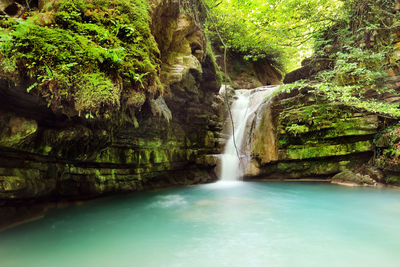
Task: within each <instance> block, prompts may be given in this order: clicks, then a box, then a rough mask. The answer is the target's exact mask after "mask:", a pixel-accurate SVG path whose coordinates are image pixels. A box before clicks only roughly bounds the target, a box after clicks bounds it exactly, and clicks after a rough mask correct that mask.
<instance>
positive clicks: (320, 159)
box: [247, 91, 379, 178]
mask: <svg viewBox="0 0 400 267" xmlns="http://www.w3.org/2000/svg"><path fill="white" fill-rule="evenodd" d="M259 116H260V117H261V118H264V120H265V118H269V119H268V122H267V121H265V122H264V123H259V124H258V126H257V127H256V128H255V130H254V133H255V134H254V140H253V156H254V159H255V160H257V161H258V166H257V164H253V170H252V172H249V173H248V174H247V176H248V177H251V176H254V175H255V176H259V177H264V178H265V177H267V178H268V177H270V178H302V177H307V178H310V177H329V176H332V175H334V174H337V173H339V172H341V171H344V170H347V169H353V168H356V167H358V166H360V165H361V164H363V163H365V162H367V161H368V160H369V159H371V157H372V155H373V151H374V144H373V139H374V136H375V134H376V133H377V131H378V127H379V120H378V116H376V115H373V114H367V113H365V114H364V113H359V112H358V111H355V110H353V109H351V108H349V107H346V106H343V105H339V104H336V103H328V102H326V101H324V100H323V99H316V98H315V97H314V96H313V95H310V94H308V93H307V92H306V91H304V92H302V93H299V92H298V93H297V94H294V95H288V96H284V95H281V96H278V97H277V98H275V99H274V101H273V103H272V105H270V106H266V107H264V108H263V110H262V113H261V114H260V115H259ZM261 121H262V120H261ZM271 136H272V138H271ZM268 140H270V141H268ZM271 140H272V141H271ZM271 144H272V145H271Z"/></svg>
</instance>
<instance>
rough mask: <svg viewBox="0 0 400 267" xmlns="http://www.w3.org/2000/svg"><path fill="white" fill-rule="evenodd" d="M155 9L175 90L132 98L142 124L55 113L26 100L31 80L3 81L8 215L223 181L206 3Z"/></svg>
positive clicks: (1, 198) (2, 163)
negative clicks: (12, 209) (44, 204)
mask: <svg viewBox="0 0 400 267" xmlns="http://www.w3.org/2000/svg"><path fill="white" fill-rule="evenodd" d="M151 2H152V19H153V20H152V25H151V26H152V34H153V35H154V38H155V39H156V40H157V43H158V45H159V48H160V51H161V60H162V62H161V73H160V76H161V77H160V78H161V81H162V82H163V83H164V86H165V87H166V88H169V89H170V90H169V91H168V90H167V92H166V94H165V95H164V96H159V95H154V96H151V97H152V98H149V99H148V100H147V101H146V102H144V103H143V102H140V101H141V99H142V97H141V96H140V95H139V96H138V95H136V96H132V99H131V102H132V103H128V104H129V106H135V103H137V102H140V103H139V104H140V105H138V106H141V110H140V111H135V117H136V119H135V121H129V122H127V120H123V119H122V118H123V117H124V116H127V114H126V113H127V112H129V110H123V109H122V110H120V111H115V113H118V114H116V116H115V117H114V118H115V120H117V121H109V120H106V119H99V118H96V119H92V120H86V119H83V118H82V117H73V116H71V117H67V116H64V115H62V114H56V113H54V112H53V111H52V110H50V109H48V108H47V107H46V104H45V103H44V102H43V101H42V100H41V99H40V98H38V97H35V96H33V95H31V94H27V93H26V88H27V87H28V84H29V82H28V81H21V80H20V79H19V78H18V77H0V78H1V79H0V96H1V97H0V104H1V105H0V127H1V131H0V214H1V208H2V206H10V205H25V204H26V203H30V201H31V202H34V201H37V200H54V199H56V200H60V199H62V200H64V199H85V198H91V197H96V196H100V195H104V194H111V193H120V192H131V191H140V190H144V189H151V188H160V187H165V186H169V185H190V184H197V183H205V182H210V181H214V180H215V179H216V176H215V173H214V170H213V168H214V167H215V163H216V158H215V157H213V156H211V155H213V154H217V153H219V148H218V146H217V145H218V144H217V142H216V141H217V140H216V136H217V135H218V133H217V132H218V131H219V130H220V129H221V122H220V120H219V116H218V115H219V114H218V109H217V108H215V105H216V103H215V95H216V93H217V92H218V90H219V88H220V81H219V78H218V76H217V74H216V65H215V62H213V60H212V57H211V55H210V54H208V53H207V52H206V50H205V44H206V41H205V40H206V39H205V35H204V32H203V29H202V25H203V22H202V21H201V18H200V17H199V16H198V14H197V13H196V12H195V10H196V9H199V8H200V7H198V5H199V3H198V2H197V1H191V0H190V1H189V0H186V1H178V0H154V1H151ZM181 2H182V3H183V2H184V3H186V4H187V3H188V2H191V3H190V5H189V6H191V7H193V8H194V9H193V10H191V9H188V8H186V6H182V4H181ZM200 11H201V10H200ZM200 11H199V12H200ZM128 101H130V100H129V99H128ZM119 118H121V119H119ZM203 159H204V160H203Z"/></svg>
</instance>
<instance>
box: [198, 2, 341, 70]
mask: <svg viewBox="0 0 400 267" xmlns="http://www.w3.org/2000/svg"><path fill="white" fill-rule="evenodd" d="M206 2H207V3H208V6H209V7H210V13H211V15H212V17H213V18H214V19H213V22H210V21H209V23H208V25H207V26H208V35H209V36H210V39H211V40H212V41H213V43H214V44H215V45H216V46H221V41H220V39H219V36H218V34H217V32H219V33H220V35H221V37H222V39H223V41H224V42H225V44H226V45H227V47H228V49H229V50H230V51H233V52H236V53H238V54H241V55H242V56H243V57H244V58H245V59H247V60H254V61H256V60H258V59H260V58H267V59H269V60H270V61H272V62H274V65H275V67H278V68H279V69H281V70H282V71H285V70H286V71H290V70H293V69H294V68H296V67H298V66H299V63H300V62H301V60H302V59H303V58H304V57H305V56H310V55H311V48H312V45H313V41H314V39H313V37H314V35H315V34H316V33H318V32H320V31H321V30H322V29H323V28H326V27H328V26H330V25H332V24H333V23H335V21H336V20H337V18H338V17H339V16H340V14H341V12H342V10H341V8H340V7H341V6H342V5H343V3H342V1H340V0H310V1H303V0H287V1H279V0H252V1H250V0H222V1H221V0H207V1H206Z"/></svg>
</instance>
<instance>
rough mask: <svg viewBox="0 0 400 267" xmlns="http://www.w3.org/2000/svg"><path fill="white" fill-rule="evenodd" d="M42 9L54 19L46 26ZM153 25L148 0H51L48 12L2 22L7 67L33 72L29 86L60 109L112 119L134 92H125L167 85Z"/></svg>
mask: <svg viewBox="0 0 400 267" xmlns="http://www.w3.org/2000/svg"><path fill="white" fill-rule="evenodd" d="M45 11H46V13H44V12H45ZM41 14H46V16H47V17H49V16H50V17H53V18H54V19H53V20H54V21H55V24H54V25H47V26H42V25H41V23H40V16H39V15H41ZM149 24H150V15H149V4H148V2H147V0H128V1H126V0H115V1H107V0H93V1H83V0H60V1H48V2H47V4H46V8H45V9H44V10H43V11H41V13H36V14H34V15H33V16H32V17H29V18H28V19H26V20H21V19H17V20H16V19H11V18H10V19H8V20H7V23H5V22H2V23H1V25H0V26H1V27H2V28H1V29H0V41H1V42H0V57H1V58H2V59H3V60H2V63H1V64H2V72H5V73H11V72H13V71H15V70H16V69H18V70H19V71H20V73H26V74H27V77H26V78H29V79H30V80H31V81H32V86H31V87H29V88H28V89H27V90H28V91H30V92H31V93H35V94H38V95H40V96H42V97H43V98H44V99H45V100H46V101H47V103H48V105H49V107H51V108H52V109H54V110H61V111H63V112H64V113H66V114H71V112H70V110H71V108H72V110H74V111H75V112H76V113H78V114H80V115H81V116H83V115H84V114H88V113H89V114H93V115H97V116H105V117H108V116H109V115H110V114H109V113H111V111H109V110H118V108H119V107H120V99H121V98H123V97H124V96H126V95H128V96H129V95H132V94H129V93H125V94H123V92H139V93H141V90H142V89H144V90H145V91H146V92H150V93H155V92H156V91H160V92H162V91H163V88H162V85H161V83H160V81H159V79H158V71H159V50H158V48H157V44H156V42H155V40H154V38H153V36H152V35H151V31H150V25H149ZM137 77H140V79H136V78H137ZM124 103H125V102H124ZM143 103H144V101H143V100H140V101H136V102H135V105H134V107H136V108H137V107H140V106H141V104H143ZM68 110H69V111H68Z"/></svg>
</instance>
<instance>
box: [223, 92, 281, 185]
mask: <svg viewBox="0 0 400 267" xmlns="http://www.w3.org/2000/svg"><path fill="white" fill-rule="evenodd" d="M277 88H278V86H265V87H260V88H256V89H252V90H236V91H235V92H236V97H237V99H236V100H235V101H234V102H233V104H232V107H231V114H232V118H228V119H229V120H230V119H232V123H233V129H232V130H231V133H230V137H229V139H228V141H227V143H226V145H225V149H224V153H223V154H222V156H221V176H220V180H222V181H235V180H238V179H239V178H240V177H241V176H242V175H243V170H244V169H245V166H243V165H244V164H245V161H243V160H242V158H244V157H245V156H246V155H245V154H244V153H243V152H242V148H243V138H244V136H245V133H246V128H248V127H249V124H251V121H252V120H253V119H254V113H255V112H256V111H257V109H258V108H259V106H260V105H261V104H262V103H263V102H264V101H266V99H268V98H269V96H271V95H272V93H273V92H274V91H275V90H276V89H277ZM229 124H231V123H229Z"/></svg>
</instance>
